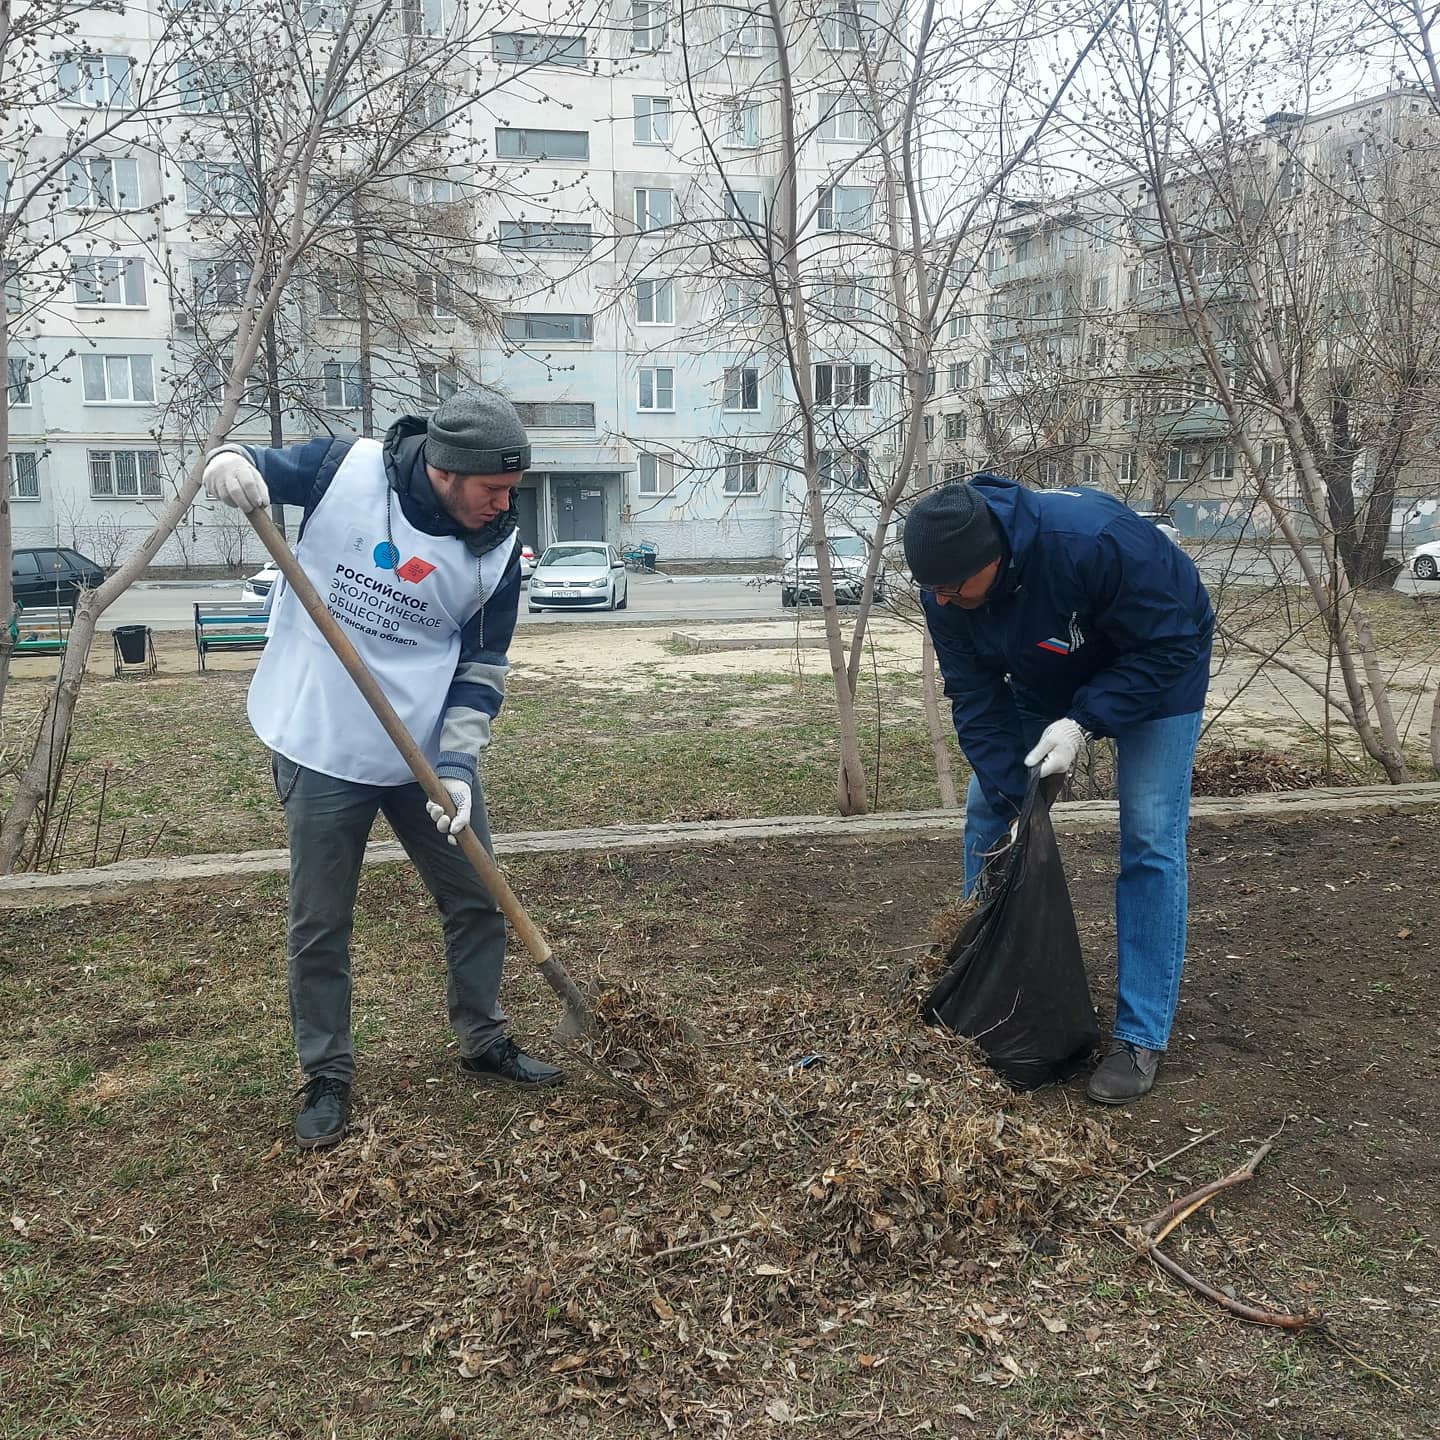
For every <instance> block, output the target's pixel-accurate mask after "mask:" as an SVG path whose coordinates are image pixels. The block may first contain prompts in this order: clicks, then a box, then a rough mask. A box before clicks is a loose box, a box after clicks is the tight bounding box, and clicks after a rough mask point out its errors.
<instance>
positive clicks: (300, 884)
mask: <svg viewBox="0 0 1440 1440" xmlns="http://www.w3.org/2000/svg"><path fill="white" fill-rule="evenodd" d="M271 770H272V774H273V776H274V780H275V790H276V793H277V794H278V795H279V797H280V803H281V804H282V805H283V806H284V809H285V829H286V831H287V833H288V835H289V838H290V916H289V928H288V936H287V940H288V943H287V947H286V948H287V950H288V952H289V966H288V968H289V982H290V1024H291V1027H292V1028H293V1030H294V1032H295V1049H296V1051H297V1052H298V1054H299V1058H300V1068H301V1070H303V1071H304V1072H305V1075H306V1076H307V1078H310V1079H314V1078H315V1077H316V1076H317V1075H329V1076H333V1077H334V1078H335V1079H337V1080H345V1081H349V1080H350V1079H352V1078H353V1076H354V1074H355V1047H354V1042H353V1041H352V1039H351V1035H350V990H351V983H350V932H351V929H352V928H353V926H354V922H355V896H356V892H357V891H358V890H359V888H360V867H361V864H362V863H363V861H364V858H365V842H366V841H367V840H368V839H369V838H370V827H371V826H372V825H373V824H374V823H375V816H376V815H377V814H379V813H381V812H383V813H384V815H385V818H386V819H387V820H388V821H389V822H390V827H391V829H393V830H394V831H395V834H396V836H397V838H398V839H399V841H400V843H401V845H403V846H404V847H405V853H406V854H407V855H409V857H410V858H411V860H413V861H414V862H415V868H416V869H417V870H418V871H419V872H420V878H421V879H422V880H424V882H425V885H426V888H427V889H428V890H429V891H430V893H431V895H432V896H433V897H434V899H435V903H436V905H437V906H438V907H439V910H440V919H441V926H442V929H443V931H444V935H445V963H446V969H447V971H448V983H447V987H446V998H447V1001H448V1006H449V1011H450V1028H451V1029H452V1030H453V1031H454V1032H455V1037H456V1039H457V1040H458V1041H459V1042H460V1053H461V1055H465V1056H471V1055H479V1054H480V1053H481V1052H482V1051H484V1050H486V1049H488V1048H489V1047H490V1046H491V1045H493V1044H494V1043H495V1041H496V1040H498V1039H499V1038H500V1037H501V1036H502V1035H503V1034H504V1033H505V1026H506V1016H505V1012H504V1010H502V1009H501V1008H500V977H501V972H502V971H503V969H504V965H505V917H504V915H503V914H501V912H500V911H499V909H498V908H497V907H496V905H495V901H494V900H493V899H492V898H491V895H490V892H489V891H488V890H487V889H486V888H485V887H484V886H483V885H482V884H481V883H480V877H479V876H478V875H477V874H476V873H475V868H474V866H472V865H471V864H470V862H469V861H468V860H467V859H466V858H465V853H464V851H462V850H461V849H460V848H459V847H458V846H455V845H452V844H450V842H449V841H448V840H447V839H446V838H445V837H444V836H443V835H442V834H441V833H440V832H439V831H438V830H437V829H436V828H435V822H434V821H433V820H432V819H431V818H430V816H429V815H428V814H427V813H426V811H425V792H424V791H423V790H422V789H421V788H420V787H419V786H418V785H360V784H357V783H356V782H355V781H353V780H337V779H335V777H334V776H332V775H322V774H321V773H320V772H319V771H318V770H308V769H306V767H305V766H303V765H297V764H296V763H295V762H294V761H293V760H287V759H286V758H285V756H283V755H273V756H272V758H271ZM470 824H471V826H472V827H473V828H474V830H475V834H476V835H477V836H479V838H480V841H481V843H482V844H483V845H484V846H485V848H486V849H487V850H489V849H490V830H489V826H488V825H487V823H486V819H485V799H484V796H483V795H481V793H480V789H479V787H478V786H477V787H476V789H475V795H474V805H473V808H472V810H471V812H470Z"/></svg>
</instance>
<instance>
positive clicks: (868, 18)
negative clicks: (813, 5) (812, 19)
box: [820, 0, 879, 50]
mask: <svg viewBox="0 0 1440 1440" xmlns="http://www.w3.org/2000/svg"><path fill="white" fill-rule="evenodd" d="M878 14H879V6H878V5H877V4H876V0H839V4H835V5H830V6H828V7H827V8H826V9H825V10H824V11H823V13H822V14H821V16H820V38H821V42H822V43H823V44H824V45H825V47H826V49H828V50H859V49H860V48H861V47H862V46H863V45H867V44H869V43H870V42H871V41H872V40H873V39H874V37H875V22H876V18H877V16H878Z"/></svg>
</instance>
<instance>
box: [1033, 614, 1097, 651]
mask: <svg viewBox="0 0 1440 1440" xmlns="http://www.w3.org/2000/svg"><path fill="white" fill-rule="evenodd" d="M1084 643H1085V632H1084V631H1083V630H1082V629H1081V628H1080V612H1079V611H1078V610H1072V611H1071V612H1070V638H1069V639H1068V640H1062V639H1060V637H1059V636H1058V635H1052V636H1051V637H1050V638H1049V639H1048V640H1041V641H1040V642H1039V643H1038V644H1037V645H1036V647H1035V648H1036V649H1037V650H1048V651H1049V652H1050V654H1052V655H1073V654H1074V653H1075V652H1076V651H1077V650H1078V649H1079V648H1080V647H1081V646H1082V645H1083V644H1084Z"/></svg>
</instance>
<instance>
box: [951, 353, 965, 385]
mask: <svg viewBox="0 0 1440 1440" xmlns="http://www.w3.org/2000/svg"><path fill="white" fill-rule="evenodd" d="M950 388H951V389H952V390H968V389H969V388H970V362H969V361H968V360H956V361H955V362H954V363H953V364H952V365H951V366H950Z"/></svg>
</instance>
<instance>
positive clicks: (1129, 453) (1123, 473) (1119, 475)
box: [1115, 450, 1138, 485]
mask: <svg viewBox="0 0 1440 1440" xmlns="http://www.w3.org/2000/svg"><path fill="white" fill-rule="evenodd" d="M1135 459H1136V456H1135V452H1134V451H1133V450H1122V451H1121V452H1120V453H1119V454H1118V455H1117V456H1116V457H1115V480H1116V483H1117V484H1120V485H1133V484H1134V483H1135V476H1136V475H1137V473H1138V471H1137V470H1136V466H1135Z"/></svg>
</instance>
